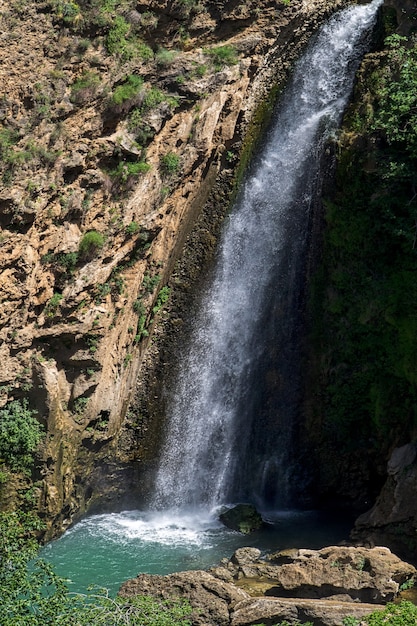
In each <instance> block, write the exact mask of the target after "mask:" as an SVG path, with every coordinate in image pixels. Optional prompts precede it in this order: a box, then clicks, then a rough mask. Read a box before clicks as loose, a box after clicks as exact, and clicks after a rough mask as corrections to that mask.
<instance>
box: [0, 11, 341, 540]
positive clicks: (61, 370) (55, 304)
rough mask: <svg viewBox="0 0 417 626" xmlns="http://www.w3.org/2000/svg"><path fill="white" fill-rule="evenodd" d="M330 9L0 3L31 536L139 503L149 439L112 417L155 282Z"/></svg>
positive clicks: (138, 357) (155, 294)
mask: <svg viewBox="0 0 417 626" xmlns="http://www.w3.org/2000/svg"><path fill="white" fill-rule="evenodd" d="M344 4H346V2H345V0H333V1H331V2H329V1H324V0H291V3H288V2H269V1H268V0H264V1H261V2H251V1H248V2H245V3H238V2H234V1H230V2H228V1H219V2H210V1H201V2H199V3H197V2H184V1H181V0H177V1H174V2H171V1H167V0H148V1H146V0H144V1H143V2H133V1H128V0H127V1H126V2H123V3H122V2H116V1H111V0H110V1H108V2H100V1H99V0H91V1H89V2H87V1H85V2H80V3H78V4H77V3H75V2H65V1H63V0H51V1H49V2H48V1H45V2H31V1H29V0H2V2H1V3H0V18H1V21H2V35H1V39H0V46H1V51H0V52H1V58H2V67H1V69H0V72H1V84H2V93H3V96H2V99H1V107H0V124H1V125H0V153H1V164H0V169H1V172H0V173H1V181H2V184H1V189H0V226H1V233H0V266H1V274H0V293H1V303H2V307H1V312H0V316H1V330H0V338H1V345H0V354H1V367H0V384H1V403H2V405H3V406H5V405H7V403H8V402H9V401H10V400H11V399H18V400H23V399H28V401H29V405H30V407H31V408H32V409H34V410H36V411H37V415H38V417H39V420H40V421H42V423H43V424H44V425H45V428H46V433H47V436H46V439H45V442H44V444H43V449H42V451H41V456H40V458H39V459H38V468H37V470H36V476H35V479H37V480H36V483H35V485H36V490H35V496H36V499H37V502H38V505H37V506H38V508H39V509H40V510H41V512H42V514H43V515H44V516H45V518H46V520H47V521H48V527H49V530H48V532H47V536H52V535H53V534H54V533H56V532H59V530H60V529H62V528H63V527H65V526H66V525H68V524H69V523H70V522H71V521H72V520H73V519H74V516H76V515H78V514H79V513H81V512H83V511H85V510H86V509H87V508H88V507H89V506H90V507H91V506H93V505H94V503H96V502H97V501H98V500H100V501H101V502H103V501H105V500H106V499H112V500H113V501H114V499H115V498H118V497H121V496H120V494H123V493H124V494H126V492H129V491H131V494H130V495H131V497H133V496H134V497H137V496H140V495H143V494H144V493H145V492H146V487H147V483H146V471H145V470H146V467H147V465H146V463H147V462H148V461H149V460H150V459H151V458H152V454H153V447H152V446H153V440H155V439H156V438H157V433H156V432H155V427H154V426H153V425H152V423H151V422H147V421H146V420H143V419H141V416H140V415H138V413H137V412H136V413H135V414H128V408H129V404H130V401H131V398H132V396H133V393H134V391H135V388H136V385H137V380H138V377H139V380H140V378H141V367H142V364H143V362H144V357H145V355H146V354H147V351H148V352H149V350H148V349H149V346H150V335H151V334H152V329H153V324H154V319H155V316H156V315H157V314H158V311H159V309H160V307H161V305H162V304H163V302H164V301H165V300H166V298H167V296H168V289H167V288H166V287H165V285H166V283H167V281H168V280H169V278H170V276H171V273H172V270H173V267H174V263H175V261H176V259H177V258H178V256H179V255H180V253H181V249H182V246H183V243H184V240H185V238H186V236H187V235H188V233H189V232H190V230H191V229H192V227H193V224H194V223H195V220H196V218H197V216H198V215H199V213H200V212H201V210H202V207H203V206H204V204H205V201H206V199H207V198H208V197H209V194H210V191H211V190H212V188H213V185H214V183H215V181H216V180H219V177H220V178H222V177H223V178H225V179H231V173H232V169H233V165H234V164H236V162H237V161H238V160H239V158H240V151H241V148H242V139H244V138H245V136H247V133H248V129H249V128H250V125H251V122H252V121H253V119H254V116H255V113H256V112H257V111H258V110H259V106H260V104H261V103H262V102H263V101H264V100H265V98H266V97H267V95H268V93H269V92H270V89H271V87H272V86H273V85H279V84H282V83H283V82H284V81H285V78H286V76H287V73H288V71H289V68H290V67H291V64H292V62H293V60H294V59H295V58H296V56H297V55H298V54H299V52H300V50H301V48H302V46H303V45H304V43H305V42H306V41H307V39H308V37H309V36H310V35H311V32H312V31H313V30H314V29H315V28H316V27H317V25H318V24H319V23H320V21H321V20H322V19H324V17H326V16H327V15H328V14H329V13H330V12H331V11H333V10H335V9H336V8H339V7H341V6H343V5H344ZM214 204H215V201H214ZM222 204H223V205H224V206H222V207H221V211H220V213H221V212H222V211H223V209H225V208H226V206H225V205H226V204H227V196H226V198H224V199H223V200H222ZM212 205H213V196H212ZM217 210H218V207H217ZM208 237H209V239H210V235H208ZM6 495H7V497H6ZM10 499H11V495H10V483H9V487H7V485H6V486H5V487H3V505H4V506H9V505H10Z"/></svg>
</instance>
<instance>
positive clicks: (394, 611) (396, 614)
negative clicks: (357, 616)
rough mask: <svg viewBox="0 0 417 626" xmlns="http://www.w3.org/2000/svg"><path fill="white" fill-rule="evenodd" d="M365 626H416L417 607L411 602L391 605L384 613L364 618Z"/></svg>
mask: <svg viewBox="0 0 417 626" xmlns="http://www.w3.org/2000/svg"><path fill="white" fill-rule="evenodd" d="M361 624H363V625H364V626H415V625H416V624H417V606H416V605H415V604H412V603H411V602H405V601H403V602H401V603H400V604H392V603H389V604H387V606H386V607H385V608H384V609H383V610H382V611H375V612H374V613H371V614H370V615H366V616H365V617H362V619H361Z"/></svg>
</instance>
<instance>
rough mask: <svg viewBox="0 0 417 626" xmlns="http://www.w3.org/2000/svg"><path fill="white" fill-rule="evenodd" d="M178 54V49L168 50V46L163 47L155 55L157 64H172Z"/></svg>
mask: <svg viewBox="0 0 417 626" xmlns="http://www.w3.org/2000/svg"><path fill="white" fill-rule="evenodd" d="M177 55H178V51H177V50H167V49H166V48H161V49H160V50H158V52H157V53H156V55H155V60H156V63H157V65H162V66H165V65H171V63H173V61H174V60H175V57H176V56H177Z"/></svg>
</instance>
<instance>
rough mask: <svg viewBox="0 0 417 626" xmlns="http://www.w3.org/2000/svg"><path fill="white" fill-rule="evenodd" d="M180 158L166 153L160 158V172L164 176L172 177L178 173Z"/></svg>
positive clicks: (171, 153) (172, 153)
mask: <svg viewBox="0 0 417 626" xmlns="http://www.w3.org/2000/svg"><path fill="white" fill-rule="evenodd" d="M179 166H180V157H179V156H178V154H175V152H168V153H167V154H164V155H163V156H162V157H161V171H162V174H164V175H165V176H172V175H173V174H176V173H177V172H178V169H179Z"/></svg>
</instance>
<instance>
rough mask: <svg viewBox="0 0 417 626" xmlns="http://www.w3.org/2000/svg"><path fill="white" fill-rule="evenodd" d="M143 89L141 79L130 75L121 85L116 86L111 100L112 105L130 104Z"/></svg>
mask: <svg viewBox="0 0 417 626" xmlns="http://www.w3.org/2000/svg"><path fill="white" fill-rule="evenodd" d="M142 87H143V78H141V77H140V76H136V75H135V74H131V75H130V76H128V77H127V79H126V81H125V82H124V83H123V84H122V85H118V86H117V87H116V89H115V90H114V93H113V96H112V100H113V102H114V104H117V105H120V104H123V103H125V102H132V101H133V100H134V99H135V98H136V97H137V95H138V94H139V93H140V91H141V89H142Z"/></svg>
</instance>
